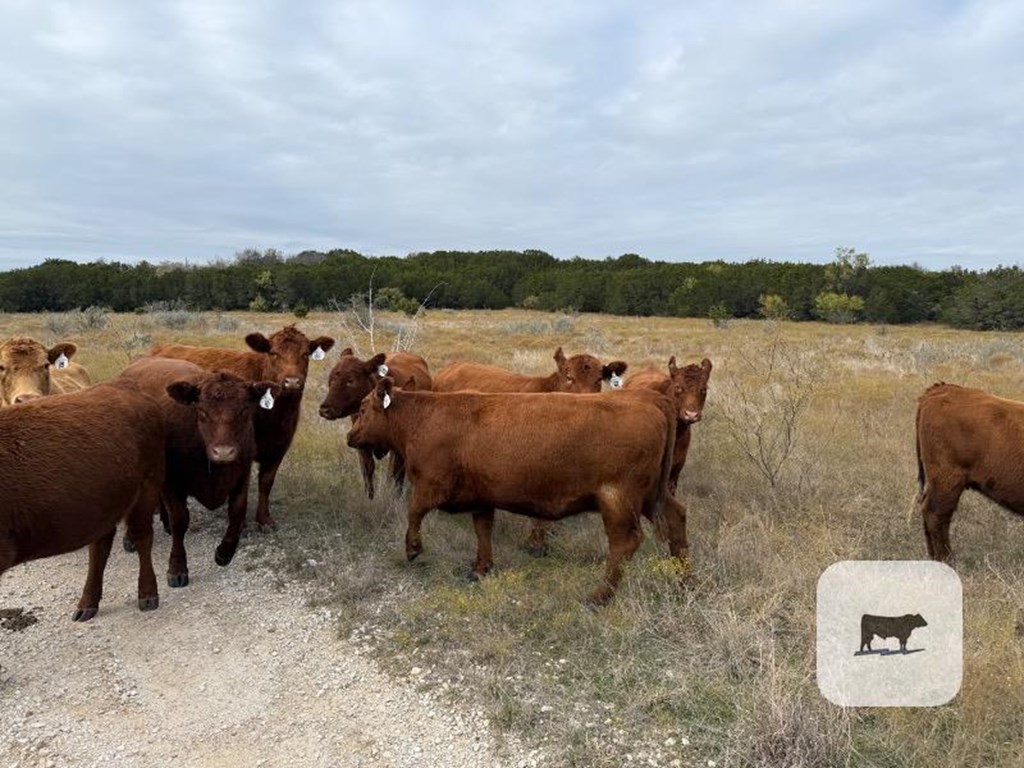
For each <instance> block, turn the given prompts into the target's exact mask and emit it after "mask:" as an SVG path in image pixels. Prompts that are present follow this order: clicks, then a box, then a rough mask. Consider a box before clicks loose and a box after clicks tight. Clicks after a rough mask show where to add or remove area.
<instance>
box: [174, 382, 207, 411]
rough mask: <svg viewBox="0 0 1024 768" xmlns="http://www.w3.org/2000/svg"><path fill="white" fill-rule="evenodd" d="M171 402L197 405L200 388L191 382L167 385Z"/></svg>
mask: <svg viewBox="0 0 1024 768" xmlns="http://www.w3.org/2000/svg"><path fill="white" fill-rule="evenodd" d="M167 394H168V395H170V396H171V400H174V401H175V402H177V403H181V404H182V405H195V404H196V403H197V402H198V401H199V387H198V386H196V385H195V384H194V383H192V382H191V381H175V382H173V383H171V384H168V385H167Z"/></svg>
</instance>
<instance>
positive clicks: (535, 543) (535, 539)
mask: <svg viewBox="0 0 1024 768" xmlns="http://www.w3.org/2000/svg"><path fill="white" fill-rule="evenodd" d="M550 530H551V523H550V522H548V521H547V520H534V521H533V523H532V524H531V525H530V535H529V536H527V537H526V551H527V552H529V553H530V554H531V555H533V556H534V557H545V556H547V554H548V531H550Z"/></svg>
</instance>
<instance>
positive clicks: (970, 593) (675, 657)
mask: <svg viewBox="0 0 1024 768" xmlns="http://www.w3.org/2000/svg"><path fill="white" fill-rule="evenodd" d="M293 320H294V318H292V317H291V316H286V315H279V314H252V313H225V314H213V313H205V314H193V313H187V312H168V313H154V314H141V315H102V314H100V313H93V314H92V315H91V316H90V315H89V313H76V314H70V315H0V339H2V338H6V337H7V336H10V335H12V334H14V333H23V334H28V335H31V336H33V337H35V338H37V339H39V340H40V341H43V342H44V343H46V344H52V343H54V342H57V341H64V340H67V341H73V342H75V343H77V344H78V346H79V352H78V355H77V357H76V358H75V359H76V361H78V362H80V363H82V364H83V365H85V366H86V367H87V368H88V369H89V371H90V373H91V374H92V376H93V379H94V380H95V381H102V380H105V379H108V378H110V377H112V376H113V375H115V374H116V373H117V372H118V371H120V370H121V369H122V368H123V367H124V366H126V365H127V364H128V362H130V361H131V360H132V359H134V358H136V357H138V356H139V355H141V354H144V353H145V351H146V350H147V349H148V348H149V346H150V344H152V343H161V342H172V341H173V342H180V343H185V344H202V345H223V346H232V347H239V348H240V347H241V345H242V338H243V337H244V335H245V334H246V333H248V332H250V331H253V330H259V331H263V332H271V331H273V330H276V329H278V328H280V327H281V326H282V325H284V324H285V323H289V322H292V321H293ZM297 324H298V326H299V327H300V328H301V329H302V330H303V331H304V332H305V333H306V334H307V335H309V336H315V335H320V334H326V335H330V336H333V337H335V339H336V341H337V343H336V346H335V348H334V350H332V352H331V353H329V354H328V356H327V359H326V360H324V361H323V362H322V363H319V364H318V363H313V364H311V367H310V373H309V383H308V385H307V390H306V394H305V397H304V400H303V416H302V422H301V424H300V427H299V431H298V434H297V436H296V439H295V443H294V444H293V446H292V449H291V452H290V453H289V455H288V457H287V458H286V459H285V463H284V465H283V466H282V469H281V472H280V473H279V475H278V480H277V485H276V487H275V490H274V494H273V496H272V498H271V509H272V511H273V514H274V517H275V518H276V519H277V521H278V522H279V524H280V530H279V531H278V532H277V533H275V534H270V536H269V538H264V537H262V536H260V535H256V534H253V535H251V536H250V537H249V538H248V540H247V541H245V542H243V545H242V546H243V548H244V547H253V548H257V549H261V548H262V549H265V550H266V552H265V556H266V557H268V558H278V559H279V560H280V563H281V566H282V567H287V568H291V569H293V571H294V572H295V573H296V574H300V575H302V577H303V578H308V579H309V589H310V596H311V598H310V599H311V600H312V601H313V602H314V603H316V604H318V605H322V606H329V607H331V609H332V611H333V613H334V615H337V616H339V617H341V618H340V619H339V625H338V632H339V634H340V636H341V637H342V638H345V639H346V642H352V643H355V644H357V645H359V646H360V647H362V648H365V649H371V650H372V652H373V654H374V655H375V657H376V658H377V659H378V661H379V662H380V663H381V664H382V665H383V666H384V667H385V668H386V669H388V670H389V671H390V672H392V673H393V674H395V675H397V676H400V677H411V678H413V679H414V680H415V682H416V684H417V686H419V687H421V688H431V689H435V690H438V691H441V692H444V693H445V694H446V695H448V696H450V700H451V702H452V705H453V707H457V706H463V705H465V704H466V703H467V702H468V703H469V704H470V705H471V706H473V707H479V708H482V709H483V710H484V712H485V713H486V714H487V716H488V717H489V719H490V722H491V723H492V726H493V727H494V728H495V729H497V730H498V731H499V732H503V731H506V732H512V733H515V734H517V735H518V736H520V737H522V738H523V740H524V741H525V742H526V743H530V744H535V745H537V746H539V747H541V748H542V749H543V751H544V754H545V755H546V756H547V761H548V762H547V763H546V764H551V765H567V766H601V765H607V766H619V765H623V764H634V765H666V766H668V765H710V763H709V762H708V761H714V762H715V763H717V764H718V765H729V766H734V765H736V766H746V765H751V766H754V765H762V766H782V765H806V766H824V765H852V766H875V765H878V766H916V765H929V766H933V767H934V766H974V765H977V766H988V765H1009V764H1019V763H1020V762H1021V761H1024V742H1022V741H1021V739H1020V734H1021V733H1022V732H1024V652H1022V651H1024V521H1021V520H1017V519H1015V518H1014V517H1013V516H1012V515H1010V514H1009V513H1007V512H1005V511H1003V510H1001V509H998V508H996V507H995V506H994V505H992V504H990V503H989V502H987V501H986V500H984V499H982V498H980V497H979V496H977V495H973V494H966V495H965V496H964V498H963V500H962V502H961V505H960V508H959V510H958V512H957V514H956V516H955V517H954V520H953V531H952V543H953V549H954V553H955V555H956V557H957V564H956V567H957V570H958V572H959V574H960V576H961V579H962V580H963V585H964V601H965V606H964V623H965V638H964V645H965V660H964V680H963V687H962V689H961V692H960V694H959V696H958V697H957V698H956V699H955V700H954V701H953V702H952V703H951V704H949V705H947V706H944V707H939V708H936V709H890V710H867V709H865V710H841V709H839V708H836V707H834V706H832V705H831V704H829V703H827V702H826V701H824V700H823V699H822V698H821V697H820V696H819V694H818V691H817V687H816V684H815V668H814V595H815V586H816V583H817V579H818V576H819V575H820V574H821V572H822V571H823V570H824V569H825V568H826V567H827V566H828V565H830V564H831V563H833V562H835V561H838V560H845V559H920V558H924V557H925V556H926V549H925V542H924V536H923V533H922V527H921V521H920V519H919V517H918V516H917V514H916V510H915V509H914V507H913V499H914V495H915V493H916V490H917V482H916V464H915V459H914V440H913V423H914V409H915V405H916V398H917V395H918V394H919V393H920V392H921V391H922V390H923V389H924V388H925V387H926V386H928V385H929V384H931V383H932V382H934V381H936V380H940V379H941V380H946V381H949V382H953V383H959V384H965V385H969V386H977V387H981V388H984V389H986V390H989V391H991V392H993V393H995V394H999V395H1002V396H1006V397H1011V398H1024V382H1022V377H1024V339H1022V338H1021V337H1019V336H1016V335H1009V334H996V333H974V332H965V331H952V330H949V329H946V328H942V327H898V326H895V327H884V326H883V327H872V326H866V325H859V326H829V325H824V324H811V323H801V324H796V323H784V322H783V323H774V322H762V321H731V322H729V323H728V324H727V325H725V326H724V327H715V326H713V325H712V324H711V323H709V322H708V321H701V320H680V319H668V318H626V317H610V316H596V315H578V316H577V315H572V316H563V315H554V314H546V313H538V312H527V311H519V310H506V311H497V312H454V311H443V310H431V311H429V312H427V313H426V315H425V316H423V317H420V318H418V319H415V320H410V319H408V318H405V317H404V316H401V315H390V314H388V315H379V316H378V317H377V318H376V322H375V323H374V328H373V338H372V340H371V338H370V335H369V334H368V333H367V332H366V330H365V329H363V328H361V327H360V326H359V325H358V323H355V322H353V318H352V317H351V316H345V315H342V314H340V313H312V314H310V315H309V316H308V317H306V318H304V319H302V320H299V321H297ZM354 329H358V330H354ZM396 338H397V339H400V340H401V343H402V344H403V345H408V348H411V349H412V350H413V351H415V352H417V353H418V354H421V355H422V356H424V357H425V358H426V359H427V360H428V362H429V363H430V365H431V368H432V370H437V369H438V368H440V367H441V366H442V365H444V364H446V363H447V362H450V361H453V360H457V359H464V360H474V361H479V362H485V363H493V364H496V365H501V366H505V367H509V368H512V369H515V370H518V371H521V372H525V373H548V372H550V371H551V370H553V361H552V359H551V358H552V354H553V352H554V350H555V348H556V347H558V346H559V345H561V346H563V347H564V349H565V351H566V354H574V353H577V352H584V351H587V352H590V353H592V354H594V355H596V356H598V357H599V358H601V359H602V360H603V361H605V362H607V361H609V360H616V359H622V360H626V361H627V362H628V363H629V364H630V371H628V372H627V377H628V375H629V373H631V372H635V371H637V370H640V369H641V368H642V367H643V366H644V364H646V363H654V364H656V365H657V366H658V367H659V368H662V367H664V365H665V362H666V361H667V359H668V357H669V356H671V355H675V356H676V357H677V359H678V361H679V363H680V364H683V363H690V362H697V361H699V360H700V359H701V358H702V357H705V356H706V357H709V358H710V359H711V360H712V361H713V363H714V371H713V373H712V376H711V382H710V387H709V389H710V392H709V395H708V399H707V405H706V408H705V411H704V419H703V421H701V422H700V423H698V424H696V425H695V426H694V427H693V442H692V445H691V448H690V455H689V459H688V461H687V464H686V467H685V469H684V470H683V474H682V477H681V479H680V483H679V491H678V497H679V499H680V500H681V501H682V502H683V503H684V504H685V505H686V507H687V509H688V525H689V537H690V546H691V563H690V568H689V569H688V571H687V572H686V573H681V572H680V569H679V568H678V567H677V566H676V565H675V564H672V563H671V562H670V561H669V560H668V559H667V550H666V549H665V548H664V547H663V546H662V545H658V544H657V543H656V542H655V541H654V538H653V535H652V534H651V532H650V531H649V530H648V535H647V538H646V540H645V542H644V544H643V545H642V547H641V549H640V550H639V551H638V552H637V555H636V557H635V558H634V560H633V561H632V563H630V564H629V565H628V567H627V569H626V575H625V577H624V579H623V581H622V584H621V587H620V590H619V593H618V595H617V596H616V598H615V599H614V600H613V601H612V603H611V604H610V605H609V606H607V607H605V608H602V609H600V610H597V611H590V610H587V609H586V608H584V607H583V606H582V605H581V598H583V597H584V595H585V594H586V592H587V590H588V589H589V588H590V587H591V586H592V585H593V582H594V581H595V579H596V578H597V576H598V574H599V572H600V569H601V567H602V562H603V557H604V551H603V550H604V546H605V544H604V542H605V539H604V535H603V533H602V531H601V526H600V522H599V520H598V519H597V518H596V516H579V517H576V518H572V519H570V520H568V521H564V522H561V523H558V524H556V525H555V527H554V529H553V531H552V534H551V541H552V546H551V553H550V555H549V556H548V557H546V558H541V559H534V558H532V557H530V556H529V555H528V554H526V552H525V551H524V550H523V547H522V544H523V541H524V540H525V538H526V535H527V531H528V526H529V521H528V520H527V519H525V518H520V517H513V516H511V515H507V514H502V513H499V515H498V518H497V521H496V525H495V564H496V569H495V571H494V572H493V573H492V575H490V576H489V577H487V578H486V579H485V580H484V581H483V582H481V583H472V582H470V581H469V580H468V579H467V578H466V574H467V572H468V569H469V565H470V563H471V561H472V557H473V553H474V548H475V537H474V535H473V531H472V525H471V522H470V520H469V518H468V516H448V515H445V514H443V513H440V512H434V513H432V514H431V515H430V516H428V518H427V519H426V522H425V525H424V529H423V541H424V547H425V551H424V554H423V555H421V557H420V559H419V560H417V561H415V562H414V563H407V562H406V561H405V557H404V551H403V545H402V537H403V534H404V529H405V525H404V503H403V499H402V498H401V497H400V496H399V495H398V494H396V493H395V492H394V491H393V490H391V489H390V487H389V484H388V482H387V481H386V473H385V472H384V470H385V469H386V466H380V465H378V470H377V485H378V495H377V498H376V499H374V500H373V501H369V500H367V498H366V496H365V493H364V490H363V484H362V480H361V478H360V475H359V467H358V461H357V456H356V453H355V451H353V450H351V449H349V448H348V447H347V446H345V444H344V435H345V432H346V430H347V428H348V424H349V422H348V420H347V419H346V420H343V421H337V422H327V421H324V420H323V419H320V418H319V417H318V415H317V407H318V406H319V404H320V402H321V400H322V399H323V397H324V394H325V392H326V379H327V373H328V371H329V370H330V366H331V365H333V363H334V361H335V360H336V359H337V355H338V350H339V349H341V348H343V347H345V346H349V345H351V346H353V347H354V348H355V351H356V352H357V353H358V354H360V355H362V356H368V355H369V353H371V352H372V351H390V350H392V349H394V343H395V340H396ZM552 429H557V425H556V424H553V425H552ZM595 439H598V440H599V439H600V436H599V435H596V436H595ZM556 460H566V461H571V457H559V458H558V459H556ZM253 508H254V501H253V497H252V496H250V515H249V516H250V520H251V518H252V509H253ZM216 514H217V515H218V519H219V517H220V516H223V511H221V512H218V513H216ZM218 524H219V523H218ZM157 535H158V536H163V534H162V532H160V531H159V530H158V531H157ZM210 554H211V553H206V552H202V553H200V552H196V554H195V557H197V558H198V557H203V558H208V557H209V556H210ZM311 559H312V560H315V561H316V562H317V563H318V566H317V567H316V568H310V567H308V565H307V564H308V562H309V561H310V560H311ZM161 567H162V566H161V564H157V570H158V572H160V571H161ZM230 567H233V566H229V568H230ZM270 586H271V585H268V588H270ZM201 588H202V585H194V586H193V587H190V589H201ZM161 589H162V590H165V591H166V588H165V587H164V586H163V585H161ZM160 610H161V611H166V610H175V609H174V608H173V607H171V606H170V605H167V604H165V605H164V606H163V607H162V608H161V609H160ZM188 618H189V617H188V614H187V611H185V610H182V615H181V616H180V619H181V621H185V622H187V621H188ZM105 620H106V619H105V618H104V616H103V615H102V612H101V614H100V616H99V617H98V619H97V621H105ZM71 641H72V640H71V639H70V638H69V642H71ZM346 652H347V650H346V646H345V645H344V644H342V645H339V647H338V653H346ZM677 761H678V762H677Z"/></svg>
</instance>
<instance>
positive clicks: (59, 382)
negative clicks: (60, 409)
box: [0, 336, 92, 407]
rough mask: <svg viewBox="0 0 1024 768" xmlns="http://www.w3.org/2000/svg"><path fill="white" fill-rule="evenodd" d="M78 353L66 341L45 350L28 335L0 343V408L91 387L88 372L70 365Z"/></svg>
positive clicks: (74, 364) (77, 366)
mask: <svg viewBox="0 0 1024 768" xmlns="http://www.w3.org/2000/svg"><path fill="white" fill-rule="evenodd" d="M77 351H78V347H77V346H75V345H74V344H72V343H71V342H68V341H62V342H61V343H59V344H54V345H53V346H52V347H50V349H47V348H46V347H44V346H43V345H42V344H40V343H39V342H38V341H35V340H34V339H30V338H29V337H28V336H12V337H11V338H9V339H8V340H7V341H5V342H4V343H3V344H0V407H2V406H5V405H16V404H18V403H26V402H28V401H29V400H32V399H34V398H37V397H45V396H47V395H61V394H67V393H68V392H77V391H78V390H80V389H85V388H86V387H88V386H89V385H91V384H92V381H90V379H89V373H88V371H86V370H85V368H83V367H82V366H80V365H79V364H78V363H74V362H71V358H72V357H73V356H74V354H75V352H77Z"/></svg>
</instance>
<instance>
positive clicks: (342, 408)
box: [320, 347, 431, 499]
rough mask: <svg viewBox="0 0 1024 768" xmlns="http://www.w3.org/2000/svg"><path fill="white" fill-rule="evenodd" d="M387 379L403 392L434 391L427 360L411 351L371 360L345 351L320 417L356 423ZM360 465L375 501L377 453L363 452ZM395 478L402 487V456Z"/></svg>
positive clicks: (394, 466)
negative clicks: (363, 406) (370, 397)
mask: <svg viewBox="0 0 1024 768" xmlns="http://www.w3.org/2000/svg"><path fill="white" fill-rule="evenodd" d="M384 376H390V377H391V379H392V380H393V381H394V382H395V384H396V385H397V386H399V387H401V388H402V389H415V390H417V391H420V392H424V391H428V390H430V389H431V381H430V371H429V369H428V368H427V361H426V360H424V359H423V358H422V357H420V356H419V355H413V354H411V353H409V352H391V353H390V354H385V353H383V352H380V353H378V354H376V355H374V356H373V357H371V358H370V359H369V360H360V359H359V358H358V357H356V356H355V353H353V352H352V348H351V347H345V349H343V350H342V351H341V359H340V360H338V362H337V363H335V364H334V368H333V369H332V370H331V375H330V377H329V378H328V379H327V397H325V398H324V401H323V402H322V403H321V404H320V415H321V416H322V417H323V418H325V419H327V420H328V421H334V420H335V419H341V418H344V417H345V416H351V417H352V423H353V424H355V421H356V412H357V411H358V410H359V404H360V403H361V402H362V401H363V398H364V397H366V396H367V395H368V394H370V392H371V391H373V388H374V387H375V386H376V385H377V382H378V381H380V380H381V379H382V378H384ZM359 464H360V467H361V468H362V471H363V484H364V485H365V486H366V495H367V496H369V497H370V498H371V499H372V498H373V471H374V468H375V465H374V461H373V451H369V450H365V449H363V450H360V451H359ZM391 477H392V478H393V479H394V481H395V485H397V486H398V487H399V488H401V487H402V482H403V480H404V479H405V464H404V462H403V461H402V457H401V455H400V454H398V453H392V454H391Z"/></svg>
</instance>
